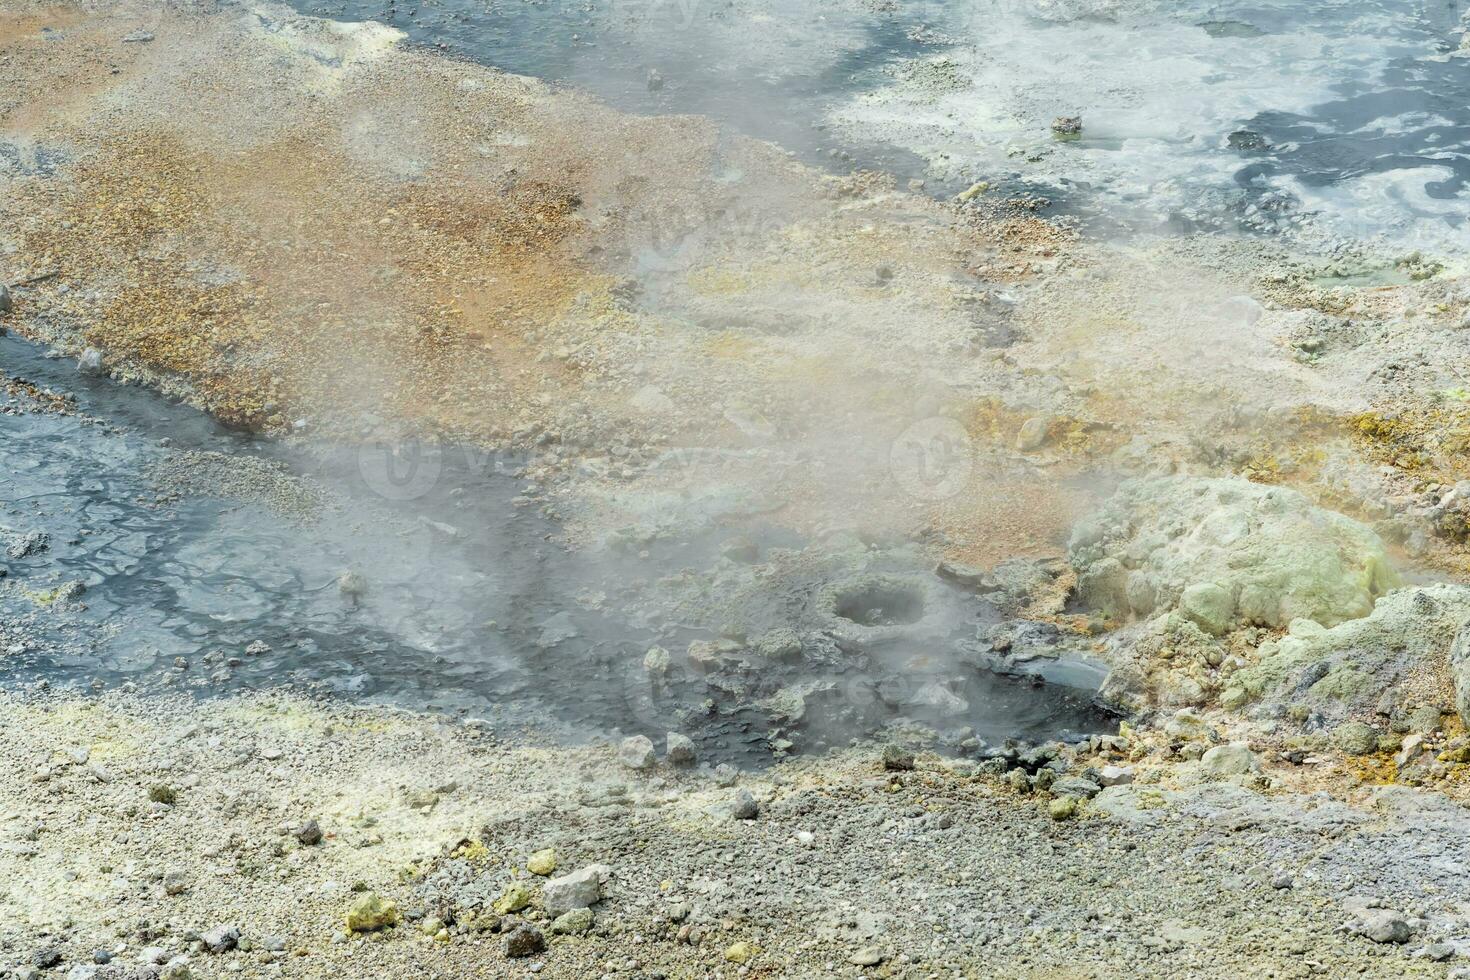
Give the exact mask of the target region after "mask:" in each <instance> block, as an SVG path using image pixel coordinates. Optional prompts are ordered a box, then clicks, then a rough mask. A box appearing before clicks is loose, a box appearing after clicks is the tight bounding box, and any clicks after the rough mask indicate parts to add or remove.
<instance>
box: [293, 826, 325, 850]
mask: <svg viewBox="0 0 1470 980" xmlns="http://www.w3.org/2000/svg"><path fill="white" fill-rule="evenodd" d="M292 834H293V835H294V836H295V837H296V839H297V840H299V841H300V842H301V843H303V844H305V845H306V846H307V847H314V846H316V845H317V844H320V843H321V842H322V827H321V824H319V823H317V822H316V821H315V820H308V821H306V823H304V824H302V825H301V826H299V827H297V828H296V829H295V830H294V831H292Z"/></svg>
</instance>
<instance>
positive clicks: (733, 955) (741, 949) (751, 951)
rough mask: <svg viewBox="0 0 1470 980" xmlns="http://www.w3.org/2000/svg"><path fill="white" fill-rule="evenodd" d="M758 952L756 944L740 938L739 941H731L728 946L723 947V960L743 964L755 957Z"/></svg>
mask: <svg viewBox="0 0 1470 980" xmlns="http://www.w3.org/2000/svg"><path fill="white" fill-rule="evenodd" d="M759 952H760V947H758V946H756V945H755V944H754V943H748V942H746V941H745V940H743V939H742V940H740V941H739V942H734V943H731V944H730V945H729V946H727V947H725V960H726V962H729V963H739V964H742V965H743V964H745V963H749V962H750V961H751V960H753V959H755V955H756V954H757V953H759Z"/></svg>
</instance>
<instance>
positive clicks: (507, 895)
mask: <svg viewBox="0 0 1470 980" xmlns="http://www.w3.org/2000/svg"><path fill="white" fill-rule="evenodd" d="M530 904H531V890H530V889H529V888H527V887H526V886H525V885H523V884H521V883H520V882H519V881H513V882H511V883H510V884H508V885H506V886H505V891H503V892H501V893H500V897H499V898H498V899H496V900H495V911H496V912H497V913H499V914H500V915H509V914H510V913H512V912H519V911H520V910H521V909H523V908H525V907H526V906H527V905H530Z"/></svg>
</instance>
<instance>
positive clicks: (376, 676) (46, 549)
mask: <svg viewBox="0 0 1470 980" xmlns="http://www.w3.org/2000/svg"><path fill="white" fill-rule="evenodd" d="M0 370H3V372H4V374H5V376H6V377H7V378H8V379H11V380H13V379H16V378H25V379H28V380H29V381H30V382H33V383H35V384H37V385H39V386H41V387H42V388H49V389H51V390H53V391H56V392H65V393H73V394H74V395H75V402H74V405H75V411H74V412H72V413H71V414H56V413H49V412H39V411H24V412H20V413H14V412H6V411H4V408H5V406H6V404H7V400H6V399H4V398H0V448H3V452H4V460H5V464H4V467H3V470H0V538H3V539H4V540H3V543H4V545H5V547H6V548H7V549H8V551H6V552H5V553H4V556H3V557H0V567H3V568H4V569H5V572H6V576H5V577H4V578H3V579H0V679H3V683H4V684H5V685H6V686H11V687H13V686H17V685H22V684H33V683H38V682H44V683H47V684H51V685H53V686H65V687H69V688H78V689H85V688H88V687H93V688H103V687H112V686H116V685H119V684H133V685H136V686H137V687H138V688H140V689H144V690H147V689H152V688H176V689H184V690H192V691H197V692H199V693H200V694H203V695H209V694H215V693H227V692H231V691H240V690H260V689H268V688H275V687H279V686H282V685H285V686H289V687H291V688H294V689H297V690H304V691H313V692H319V693H321V694H322V695H324V696H337V697H343V698H347V699H351V700H354V701H363V702H374V703H388V704H394V705H401V706H404V707H410V708H415V709H425V710H437V711H444V712H446V713H450V714H453V715H462V716H472V717H483V718H487V719H489V720H490V721H491V722H492V723H494V724H496V725H497V726H514V725H517V724H522V723H526V724H536V725H538V726H541V727H543V728H545V727H547V726H548V725H550V726H552V727H557V726H560V727H561V728H562V729H563V730H564V731H565V733H566V734H567V735H568V736H569V737H586V736H588V735H592V734H599V733H607V734H631V733H635V732H642V733H645V734H648V735H650V736H651V737H655V738H658V739H660V740H661V736H662V734H663V733H664V732H666V731H682V732H686V733H688V734H689V735H690V736H691V737H693V738H695V739H696V741H698V742H699V743H700V744H701V745H702V747H703V749H704V751H705V753H706V756H707V757H710V758H714V759H718V758H731V759H738V760H744V761H750V762H753V761H758V760H761V759H765V758H769V757H770V755H771V752H772V750H773V749H774V750H775V751H776V752H777V753H778V754H779V753H780V752H787V751H790V752H796V751H812V750H816V749H820V748H822V747H824V746H830V745H835V744H842V743H845V742H846V741H847V740H848V739H849V738H852V737H856V736H860V735H863V734H866V733H869V732H872V731H873V730H875V729H877V728H880V727H882V726H883V725H885V724H888V723H891V722H893V721H895V720H897V719H906V720H909V721H912V722H914V723H915V724H919V725H922V726H925V727H927V728H928V729H929V730H930V731H932V732H933V733H935V736H936V737H937V738H938V740H939V741H940V742H941V743H946V744H949V745H951V746H953V747H956V748H961V747H963V748H967V749H970V750H974V749H975V748H976V747H977V743H976V741H975V740H976V739H979V740H984V741H986V742H990V743H995V742H999V741H1001V740H1003V739H1005V738H1008V737H1019V738H1025V739H1039V738H1044V737H1052V736H1056V735H1059V734H1063V733H1066V732H1069V731H1092V730H1099V729H1100V728H1101V727H1103V726H1105V725H1106V724H1107V720H1108V719H1107V718H1106V717H1105V716H1104V715H1103V714H1101V713H1099V712H1098V711H1096V710H1095V709H1094V708H1093V707H1092V705H1091V698H1092V693H1093V690H1094V689H1095V686H1096V684H1097V682H1098V681H1099V680H1100V675H1099V673H1098V672H1097V671H1096V669H1095V668H1094V667H1092V666H1091V665H1088V664H1086V663H1084V662H1082V661H1080V660H1076V659H1073V658H1069V657H1060V658H1059V656H1058V654H1059V652H1061V651H1060V647H1058V648H1057V649H1051V648H1050V647H1051V646H1052V643H1051V641H1050V640H1048V639H1046V638H1045V637H1044V636H1042V639H1041V640H1039V641H1035V642H1032V644H1031V645H1032V648H1033V649H1032V652H1031V653H1030V654H1027V655H1025V656H1019V655H1015V656H1013V655H1008V654H999V653H996V652H994V650H993V649H992V644H990V643H988V642H986V641H985V640H984V639H981V637H983V636H988V635H989V634H990V632H991V631H992V630H994V629H996V628H997V623H998V622H999V616H998V614H997V611H996V610H995V608H993V607H992V606H991V605H990V604H989V603H988V602H987V601H986V600H984V599H982V598H981V597H979V596H975V595H972V594H969V593H966V592H962V591H959V590H956V589H953V588H951V587H949V586H948V585H946V584H944V583H942V582H940V580H939V579H937V578H936V577H935V576H933V575H931V574H929V573H928V572H927V571H924V570H922V566H921V565H920V564H919V561H918V560H917V559H916V558H915V557H914V556H913V555H911V554H909V553H907V552H905V551H903V550H901V549H899V550H895V551H893V552H891V553H887V552H883V551H881V550H878V549H874V548H873V547H871V546H870V545H869V544H868V543H865V542H861V541H847V542H842V541H837V542H833V541H827V542H821V543H812V542H805V541H801V540H799V539H796V538H794V537H792V536H791V535H789V534H787V533H784V532H781V531H779V530H777V529H774V528H758V527H757V528H752V527H750V526H748V525H747V526H745V527H743V528H741V529H739V531H738V533H737V532H735V531H732V530H731V529H729V528H712V529H711V531H710V532H709V533H708V534H706V535H702V536H701V537H700V539H699V540H691V541H664V540H652V541H645V542H639V543H637V544H636V545H635V546H633V547H631V548H628V549H623V550H618V549H609V550H600V551H598V552H596V553H585V552H572V551H569V550H567V549H566V548H564V547H562V546H561V545H560V544H558V543H557V542H556V541H555V540H554V538H555V536H556V532H557V530H558V529H557V527H556V526H555V525H554V524H553V523H552V522H550V521H548V520H546V519H545V518H544V517H543V516H542V514H541V512H540V510H539V509H538V507H537V506H536V503H535V502H534V501H533V500H532V499H531V498H530V497H528V496H527V495H526V494H525V491H526V490H527V484H526V483H525V481H524V480H523V479H521V478H520V477H519V476H518V475H517V473H518V465H517V463H516V461H515V460H512V459H505V458H498V457H494V456H484V455H479V454H476V453H474V452H470V451H465V450H461V449H457V448H447V449H441V450H434V451H428V450H424V451H422V452H420V451H419V450H418V449H417V448H415V447H412V446H398V447H383V446H369V447H367V448H366V449H361V450H359V449H351V450H348V449H340V448H325V449H322V448H318V449H315V450H308V449H300V448H286V447H283V446H281V445H278V444H269V443H263V442H255V441H252V440H251V439H250V438H248V437H245V436H241V435H239V434H236V433H231V432H229V431H227V430H225V429H222V428H220V427H218V426H217V425H215V424H213V423H211V422H210V421H209V420H208V419H206V418H205V417H204V416H202V415H200V414H199V413H197V412H195V411H193V410H192V409H189V408H187V407H183V406H179V405H175V404H172V403H170V402H168V401H167V400H165V399H163V398H160V397H157V396H155V395H153V394H152V393H150V392H147V391H144V390H141V389H137V388H131V387H125V386H118V385H115V384H113V383H112V382H110V381H105V380H95V381H94V380H89V379H85V378H82V377H80V376H79V375H78V374H77V373H76V371H75V368H74V366H73V364H72V362H71V361H70V360H48V359H46V358H45V357H44V356H41V355H40V354H38V353H37V352H36V351H35V350H34V349H33V348H31V347H29V346H28V345H26V344H24V343H22V342H20V341H18V340H16V339H14V338H0ZM29 401H30V400H29V399H27V398H24V397H22V398H15V397H12V398H10V399H8V405H9V406H10V408H11V409H15V408H16V407H18V406H26V405H27V404H28V403H29ZM395 453H396V455H395ZM415 454H417V455H415ZM181 475H182V480H181ZM181 482H182V483H183V484H184V485H186V487H187V489H186V490H185V491H184V492H180V484H181ZM213 493H219V494H222V496H212V495H209V494H213ZM318 497H319V498H320V499H321V500H322V501H323V503H322V504H321V506H320V507H319V508H315V507H313V505H312V502H313V501H314V500H316V499H318ZM303 513H309V514H310V516H306V517H303ZM706 597H710V598H706ZM999 628H1000V629H1001V630H1002V631H1005V630H1010V631H1011V632H1014V631H1015V627H1014V626H1011V627H1007V626H1000V627H999ZM1038 629H1043V628H1041V627H1024V629H1023V632H1026V631H1028V630H1029V632H1028V633H1027V635H1029V636H1032V637H1033V640H1035V637H1036V636H1040V635H1041V634H1038V633H1037V632H1036V631H1037V630H1038ZM1043 632H1044V630H1043ZM1006 645H1007V646H1009V643H1008V644H1006ZM655 648H657V649H660V650H663V651H667V661H666V662H665V660H664V659H663V655H662V654H660V653H658V652H654V653H653V654H651V655H650V653H649V651H650V650H654V649H655ZM1043 678H1050V680H1051V683H1047V682H1044V680H1043Z"/></svg>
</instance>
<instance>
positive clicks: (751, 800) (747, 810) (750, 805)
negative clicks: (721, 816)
mask: <svg viewBox="0 0 1470 980" xmlns="http://www.w3.org/2000/svg"><path fill="white" fill-rule="evenodd" d="M724 810H725V812H726V813H727V814H728V815H729V816H731V817H733V818H734V819H736V820H754V819H755V818H756V817H758V816H760V812H761V808H760V804H759V803H757V802H756V801H755V797H754V796H751V795H750V790H748V789H741V790H736V791H735V795H734V796H732V797H731V798H730V799H729V800H728V801H727V802H726V803H725V805H724Z"/></svg>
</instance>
